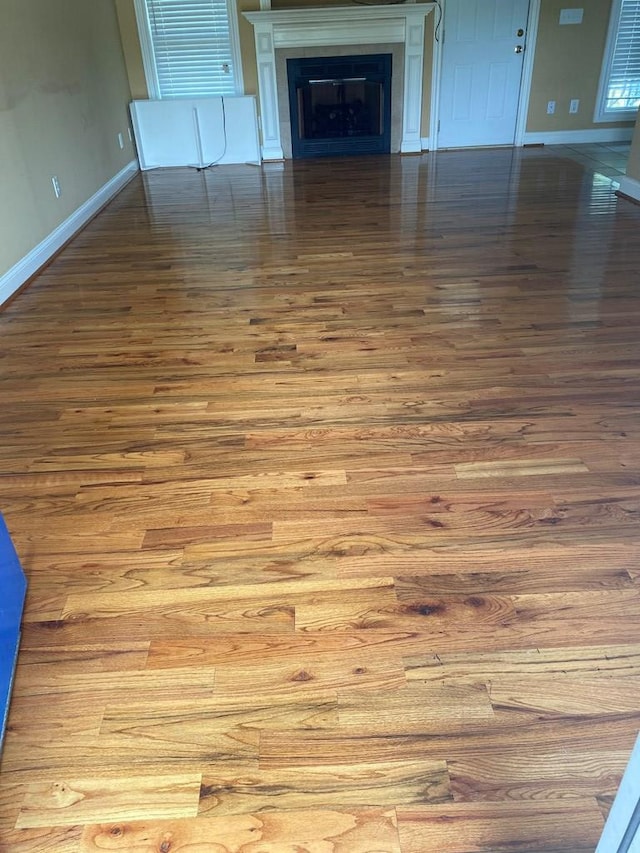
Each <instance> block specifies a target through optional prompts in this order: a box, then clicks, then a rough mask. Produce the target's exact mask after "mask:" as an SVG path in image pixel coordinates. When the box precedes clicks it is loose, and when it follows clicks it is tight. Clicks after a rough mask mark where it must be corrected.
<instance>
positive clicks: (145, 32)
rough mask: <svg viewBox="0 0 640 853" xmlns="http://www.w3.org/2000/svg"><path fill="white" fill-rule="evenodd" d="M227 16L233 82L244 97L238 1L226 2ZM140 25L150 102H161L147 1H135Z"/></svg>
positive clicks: (139, 34)
mask: <svg viewBox="0 0 640 853" xmlns="http://www.w3.org/2000/svg"><path fill="white" fill-rule="evenodd" d="M226 3H227V16H228V19H229V41H230V42H231V55H232V56H233V81H234V84H235V91H236V95H244V73H243V69H242V51H241V49H240V30H239V26H238V3H237V0H226ZM133 6H134V10H135V13H136V22H137V24H138V37H139V39H140V50H141V51H142V65H143V67H144V76H145V79H146V81H147V91H148V93H149V100H154V101H157V100H160V99H161V95H160V83H159V82H158V72H157V71H156V61H155V57H154V54H153V42H152V41H151V24H150V22H149V12H148V10H147V4H146V0H133Z"/></svg>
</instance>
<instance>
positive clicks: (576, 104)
mask: <svg viewBox="0 0 640 853" xmlns="http://www.w3.org/2000/svg"><path fill="white" fill-rule="evenodd" d="M579 109H580V99H579V98H573V99H572V100H571V103H570V104H569V112H570V113H573V114H575V113H577V112H578V110H579Z"/></svg>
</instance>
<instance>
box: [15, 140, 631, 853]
mask: <svg viewBox="0 0 640 853" xmlns="http://www.w3.org/2000/svg"><path fill="white" fill-rule="evenodd" d="M639 228H640V208H638V207H634V206H633V205H631V204H630V203H628V202H627V201H624V200H620V199H617V198H616V197H615V195H614V194H613V193H612V190H611V186H610V182H609V181H608V180H607V179H606V178H605V177H603V176H602V175H598V174H597V173H594V172H593V170H592V169H590V168H589V167H588V166H585V165H583V164H580V163H576V162H574V161H572V160H571V159H569V158H566V157H563V156H562V152H561V151H560V150H558V149H555V150H554V151H553V152H548V151H544V150H541V149H528V150H519V151H517V150H516V151H512V150H493V151H488V150H487V151H476V152H450V153H440V154H437V155H433V154H431V155H424V156H418V157H404V158H400V157H388V158H377V157H372V158H368V159H367V158H363V159H348V158H345V159H342V160H332V161H329V160H327V161H316V162H314V161H306V162H305V161H298V162H295V163H286V164H285V165H284V166H283V167H282V168H281V167H279V166H266V167H264V168H256V167H253V166H237V167H236V166H227V167H219V168H217V169H213V170H210V171H207V172H202V173H198V172H195V171H188V170H169V171H164V172H154V173H149V174H147V175H145V176H143V177H139V178H137V179H136V180H135V181H134V182H133V183H132V184H130V185H129V186H128V187H127V188H126V189H125V190H124V191H123V192H122V193H121V195H120V196H119V197H118V198H117V199H116V200H115V201H114V202H113V203H112V204H111V205H110V206H109V207H108V208H107V209H106V210H105V211H104V212H103V213H102V214H101V215H100V216H99V217H98V218H97V219H95V220H94V221H93V222H92V223H91V224H90V226H89V227H88V228H87V229H86V230H85V231H84V232H83V233H82V234H81V235H79V236H78V237H77V238H76V239H75V240H74V241H73V243H71V244H70V245H69V246H68V247H67V248H66V249H65V250H64V252H63V253H62V254H61V255H60V256H59V257H58V258H57V259H56V260H55V262H54V263H53V264H52V265H51V266H50V267H49V268H48V269H46V270H45V271H44V272H43V273H42V274H41V275H40V276H39V277H38V278H37V279H36V280H35V281H34V282H33V284H32V285H31V286H30V287H29V288H28V289H27V290H26V291H25V292H24V293H23V294H21V295H20V297H19V298H18V299H16V300H15V301H14V302H13V303H12V304H10V305H9V306H7V307H6V308H5V310H4V311H3V312H2V313H0V339H1V347H2V351H1V356H0V389H1V392H2V397H1V399H2V401H3V406H2V408H1V409H0V435H1V438H2V440H1V442H0V510H1V511H2V512H3V514H4V515H5V517H6V520H7V524H8V526H9V529H10V531H11V534H12V537H13V539H14V542H15V545H16V548H17V550H18V552H19V554H20V556H21V559H22V562H23V565H24V568H25V571H26V573H27V575H28V579H29V591H28V600H27V606H26V610H25V615H24V633H23V640H22V647H21V653H20V659H19V667H18V671H17V677H16V683H15V691H14V699H13V704H12V709H11V714H10V719H9V727H8V732H7V736H6V742H5V746H4V752H3V755H2V764H1V772H0V850H2V851H4V853H41V851H55V853H97V851H105V850H110V851H127V853H129V851H130V853H192V851H193V853H196V851H198V853H200V851H202V853H204V851H211V853H232V852H233V853H266V851H272V853H288V851H294V850H296V851H309V853H502V851H514V850H519V851H529V853H552V852H555V853H579V851H582V853H584V852H585V851H593V849H594V847H595V845H596V843H597V840H598V838H599V835H600V832H601V830H602V827H603V822H604V816H605V814H606V812H607V809H608V808H609V806H610V804H611V801H612V797H613V795H614V793H615V791H616V788H617V786H618V784H619V781H620V778H621V774H622V772H623V769H624V767H625V764H626V761H627V758H628V755H629V753H630V751H631V747H632V745H633V742H634V740H635V737H636V734H637V732H638V729H639V728H640V560H639V553H640V547H639V546H640V525H639V523H638V522H639V520H640V272H639V271H640V240H639V239H638V233H639Z"/></svg>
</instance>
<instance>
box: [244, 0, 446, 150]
mask: <svg viewBox="0 0 640 853" xmlns="http://www.w3.org/2000/svg"><path fill="white" fill-rule="evenodd" d="M435 7H436V3H415V4H408V5H398V4H392V5H379V6H369V5H367V6H324V7H322V8H317V7H304V8H297V9H271V10H263V11H261V12H243V15H244V17H245V18H246V19H247V20H248V21H249V22H250V23H251V24H252V25H253V31H254V38H255V44H256V59H257V66H258V90H259V100H260V117H261V124H262V159H263V160H283V159H284V154H283V150H282V141H281V138H280V112H279V105H278V86H277V77H276V50H277V49H279V48H291V47H300V48H302V47H318V46H326V47H327V48H328V49H330V48H331V47H332V46H335V45H348V44H355V45H358V44H381V43H385V42H386V43H395V42H398V43H401V44H404V47H405V56H404V98H403V108H402V140H401V143H400V151H401V153H403V154H408V153H419V152H420V151H421V150H422V143H421V139H420V124H421V117H422V80H423V76H424V28H425V19H426V17H427V15H429V14H430V13H431V12H432V11H433V9H434V8H435Z"/></svg>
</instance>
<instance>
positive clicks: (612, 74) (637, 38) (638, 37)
mask: <svg viewBox="0 0 640 853" xmlns="http://www.w3.org/2000/svg"><path fill="white" fill-rule="evenodd" d="M638 106H640V0H622V4H621V8H620V19H619V23H618V34H617V37H616V42H615V47H614V50H613V58H612V60H611V67H610V71H609V80H608V84H607V90H606V96H605V111H606V112H618V111H620V112H628V111H629V110H634V109H637V108H638Z"/></svg>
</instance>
